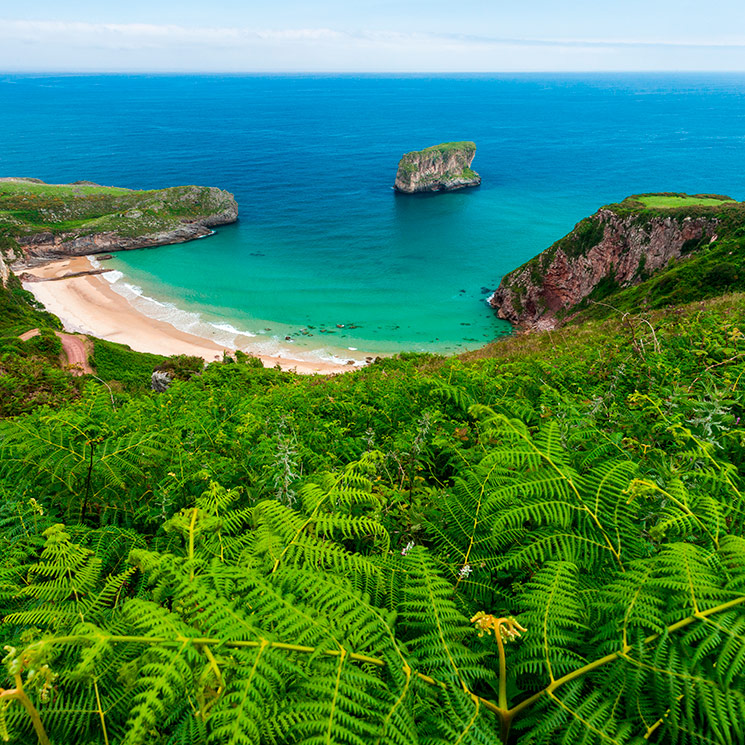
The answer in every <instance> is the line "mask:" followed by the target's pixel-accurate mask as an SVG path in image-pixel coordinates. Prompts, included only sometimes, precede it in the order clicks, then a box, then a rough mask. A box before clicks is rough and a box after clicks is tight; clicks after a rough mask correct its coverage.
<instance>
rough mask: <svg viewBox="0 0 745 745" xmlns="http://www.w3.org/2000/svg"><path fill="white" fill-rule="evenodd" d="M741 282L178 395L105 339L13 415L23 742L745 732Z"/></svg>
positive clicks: (13, 588)
mask: <svg viewBox="0 0 745 745" xmlns="http://www.w3.org/2000/svg"><path fill="white" fill-rule="evenodd" d="M743 300H744V298H743V296H742V295H730V296H726V297H721V298H717V299H712V300H708V301H706V302H697V303H694V304H692V305H688V306H685V307H676V308H672V309H668V310H665V311H657V312H654V313H648V314H645V315H644V316H643V317H642V316H638V315H635V314H629V315H625V316H622V315H619V314H613V315H612V317H610V318H608V319H606V320H604V321H591V322H588V323H585V324H583V325H582V326H577V327H567V328H564V329H561V330H559V331H555V332H549V333H545V334H531V335H520V336H515V337H512V338H510V339H508V340H507V341H505V342H502V343H498V344H495V345H491V346H490V347H487V348H485V349H483V350H480V351H479V352H478V353H475V354H472V355H470V356H467V357H463V358H451V359H441V358H434V357H428V356H418V355H403V356H401V357H399V358H395V359H387V360H383V361H381V362H378V363H376V364H374V365H371V366H370V367H368V368H366V369H365V370H362V371H360V372H357V373H351V374H345V375H341V376H336V377H319V376H314V377H301V376H297V375H294V374H291V373H285V372H281V371H280V370H277V369H265V368H263V367H262V366H261V365H260V363H259V362H258V361H257V360H254V359H253V358H251V357H246V356H245V355H240V356H239V360H238V361H237V362H231V361H226V362H224V363H213V364H211V365H209V366H208V367H207V368H206V369H205V370H204V371H203V372H201V373H198V374H196V375H193V376H192V377H191V379H189V380H182V381H178V382H176V383H174V384H173V385H172V386H171V388H170V389H169V390H168V391H167V392H165V393H162V394H153V393H146V392H142V391H141V389H139V388H138V386H139V385H141V383H142V378H143V377H144V378H145V380H147V377H148V372H149V370H150V369H151V367H152V364H153V363H154V362H157V360H149V359H147V360H146V359H145V358H141V357H138V355H136V353H133V352H130V353H126V352H125V351H124V350H121V349H118V348H116V347H111V346H106V345H104V346H101V345H97V346H96V350H95V358H96V360H97V361H98V363H99V365H100V366H99V367H98V372H99V377H101V375H102V373H103V371H104V369H105V374H104V375H103V378H102V380H103V381H104V382H105V383H106V384H107V385H104V384H103V383H102V382H99V381H97V380H93V379H90V378H87V379H85V378H83V379H80V380H81V381H82V382H81V385H82V386H83V387H82V388H81V390H80V391H79V393H78V394H76V395H77V398H72V397H71V400H69V402H68V403H64V402H63V398H62V397H57V398H56V399H54V401H52V402H51V403H52V404H53V405H51V406H39V405H35V406H30V407H28V409H27V412H26V413H24V414H23V415H20V416H16V417H11V418H6V419H5V420H3V421H0V464H1V465H0V495H1V497H2V500H1V501H0V520H1V521H2V531H1V532H0V542H1V547H2V553H1V554H0V614H1V615H2V617H3V622H2V624H1V625H0V633H1V634H2V637H3V644H5V645H6V647H5V651H6V657H5V659H4V665H5V671H6V672H5V681H4V682H3V683H2V686H3V688H4V689H5V690H4V691H3V692H2V693H0V735H2V736H3V737H4V738H5V739H6V740H7V741H9V742H11V743H15V744H16V745H20V744H21V743H23V744H24V745H26V744H28V743H33V742H37V741H38V742H40V743H42V744H46V743H55V744H56V745H63V744H69V743H75V745H113V744H114V743H117V744H118V743H122V744H126V745H133V744H134V743H142V744H143V745H145V744H147V745H156V744H157V745H166V744H169V745H170V744H174V745H175V744H176V743H214V744H219V745H227V744H228V743H230V744H231V745H233V744H238V743H241V744H248V743H251V744H258V743H262V744H263V743H266V744H270V743H271V744H280V743H293V744H294V743H303V744H305V743H307V744H308V745H310V744H316V743H340V744H341V743H344V744H345V745H349V744H351V745H363V744H364V745H368V744H369V745H372V744H373V743H386V744H387V743H394V744H395V745H409V744H411V745H414V744H415V743H422V744H423V745H435V744H437V745H446V744H447V745H453V744H454V743H458V744H460V745H466V744H469V745H471V744H472V745H477V744H479V745H486V744H487V743H488V745H494V744H495V743H497V744H498V743H500V742H501V743H505V744H506V743H512V744H517V743H519V745H538V744H539V743H540V744H543V745H549V744H550V745H557V744H560V743H564V744H566V745H569V744H571V745H575V744H576V743H598V745H599V744H600V743H603V744H604V745H607V743H624V744H626V743H634V744H637V745H641V744H642V743H646V742H653V743H669V744H670V745H672V744H673V743H675V744H677V743H732V744H733V745H734V744H735V743H740V742H742V741H743V739H745V684H744V680H743V668H745V539H744V538H743V524H744V522H745V504H744V502H743V489H745V485H744V484H743V478H742V475H743V467H744V466H745V462H744V460H745V455H744V454H745V448H744V447H743V446H744V445H745V442H744V439H745V438H744V435H745V430H744V429H743V422H742V421H741V418H742V417H743V416H745V411H744V410H743V409H744V404H745V399H744V396H743V386H744V385H745V382H744V381H745V333H743V330H745V304H744V303H743ZM15 354H16V352H7V354H6V356H5V357H3V360H7V359H12V358H13V356H14V355H15ZM39 359H41V358H39ZM2 364H3V365H5V364H7V362H6V361H4V362H3V363H2ZM39 364H42V363H41V362H40V363H39ZM0 373H2V371H0ZM60 374H64V373H62V372H60ZM185 377H186V376H185ZM2 378H3V375H2V374H0V380H2ZM138 381H139V382H138Z"/></svg>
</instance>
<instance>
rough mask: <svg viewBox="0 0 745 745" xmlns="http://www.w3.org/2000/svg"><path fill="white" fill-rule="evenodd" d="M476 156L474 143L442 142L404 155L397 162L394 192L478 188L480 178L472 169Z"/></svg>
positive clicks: (411, 192) (408, 192) (410, 192)
mask: <svg viewBox="0 0 745 745" xmlns="http://www.w3.org/2000/svg"><path fill="white" fill-rule="evenodd" d="M475 155H476V145H475V144H474V143H473V142H445V143H443V144H441V145H435V146H434V147H428V148H425V149H424V150H416V151H414V152H411V153H405V154H404V156H403V157H402V158H401V160H400V161H399V163H398V172H397V173H396V182H395V184H394V188H395V189H396V191H400V192H403V193H405V194H413V193H415V192H427V191H453V190H454V189H463V188H465V187H467V186H478V185H479V184H480V183H481V176H479V174H478V173H476V171H473V170H471V163H472V162H473V158H474V156H475Z"/></svg>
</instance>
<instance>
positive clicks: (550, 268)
mask: <svg viewBox="0 0 745 745" xmlns="http://www.w3.org/2000/svg"><path fill="white" fill-rule="evenodd" d="M698 212H701V210H698ZM719 223H720V220H719V219H718V218H717V216H716V212H715V211H711V212H710V213H709V214H708V215H703V214H695V215H691V214H688V215H686V214H683V213H681V211H679V210H676V211H675V213H674V214H672V213H671V214H667V215H665V214H656V215H646V214H645V213H644V212H637V213H634V212H624V211H620V212H617V211H615V210H613V209H607V208H606V209H601V210H599V211H598V212H597V213H596V214H594V215H593V216H592V217H589V218H587V219H585V220H583V221H582V222H580V223H579V224H578V225H577V226H576V227H575V228H574V230H573V231H572V232H571V233H569V235H567V236H566V237H564V238H562V239H561V240H560V241H558V242H557V243H555V244H554V245H553V246H551V247H550V248H549V249H547V250H546V251H544V252H543V253H541V254H539V255H538V256H536V257H535V258H534V259H532V260H531V261H529V262H528V263H527V264H523V266H521V267H519V268H518V269H516V270H515V271H513V272H511V273H510V274H507V275H506V276H505V277H504V278H503V279H502V282H501V283H500V285H499V288H498V289H497V291H496V292H495V293H494V294H493V295H492V296H491V297H490V298H489V303H490V304H491V305H492V307H494V308H496V309H497V310H498V315H499V317H500V318H503V319H505V320H507V321H509V322H510V323H512V324H515V325H516V326H518V327H521V328H531V329H551V328H554V327H555V326H556V325H557V323H559V322H560V321H561V319H562V317H564V316H565V315H566V313H567V312H569V311H571V309H572V308H574V307H575V306H576V305H577V304H578V303H580V302H582V301H583V300H584V299H585V298H588V297H592V296H593V295H595V296H598V297H599V296H602V295H604V294H607V292H608V291H609V290H614V289H617V288H622V287H629V286H630V285H633V284H637V283H639V282H641V281H642V280H644V279H646V278H647V277H648V276H650V275H652V274H653V273H654V272H656V271H657V270H659V269H661V268H663V267H665V266H666V265H667V263H668V262H669V261H670V260H671V259H678V258H679V257H681V255H683V254H684V253H686V252H688V251H691V250H695V249H696V248H698V247H700V246H703V245H706V244H708V243H709V242H711V241H714V240H715V239H716V237H717V227H718V225H719Z"/></svg>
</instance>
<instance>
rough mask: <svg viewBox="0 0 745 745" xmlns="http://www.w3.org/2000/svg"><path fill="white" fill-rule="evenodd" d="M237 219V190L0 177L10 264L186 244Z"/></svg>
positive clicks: (1, 224)
mask: <svg viewBox="0 0 745 745" xmlns="http://www.w3.org/2000/svg"><path fill="white" fill-rule="evenodd" d="M237 219H238V205H237V204H236V201H235V199H234V198H233V195H232V194H229V193H228V192H226V191H223V190H221V189H217V188H214V187H205V186H176V187H172V188H169V189H157V190H152V191H136V190H131V189H120V188H115V187H105V186H98V185H96V184H91V183H90V182H77V183H75V184H44V183H43V182H41V181H39V180H38V179H15V178H10V179H0V235H4V236H6V240H7V239H9V240H10V241H11V243H12V248H11V249H10V250H9V249H8V248H6V262H5V264H7V263H8V262H9V261H11V260H13V261H15V262H17V263H18V264H20V265H23V264H26V263H29V262H31V263H33V262H34V261H35V260H39V259H50V258H59V257H63V256H82V255H86V254H91V253H102V252H110V251H122V250H128V249H134V248H144V247H146V246H159V245H165V244H169V243H183V242H184V241H189V240H192V239H194V238H201V237H203V236H205V235H209V234H210V233H211V232H212V230H211V228H212V227H214V226H216V225H224V224H227V223H231V222H235V221H236V220H237ZM11 253H12V254H13V256H12V257H11V256H9V254H11ZM1 271H2V269H1V268H0V272H1Z"/></svg>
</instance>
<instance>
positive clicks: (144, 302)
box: [88, 256, 365, 367]
mask: <svg viewBox="0 0 745 745" xmlns="http://www.w3.org/2000/svg"><path fill="white" fill-rule="evenodd" d="M88 258H89V260H90V261H91V265H92V266H94V267H96V265H98V266H100V262H98V261H97V260H96V259H94V258H93V257H90V256H89V257H88ZM94 262H95V263H94ZM96 268H98V267H96ZM102 276H103V277H105V278H106V279H107V280H108V281H109V282H110V283H111V289H112V290H114V291H115V292H117V293H118V294H119V295H122V296H123V297H124V298H126V299H127V300H128V301H129V302H130V304H131V305H132V306H133V307H134V308H136V309H137V310H138V311H139V312H140V313H142V314H143V315H146V316H148V317H149V318H152V319H154V320H156V321H164V322H166V323H169V324H170V325H171V326H174V327H175V328H177V329H179V330H180V331H185V332H186V333H189V334H194V335H195V336H199V337H201V338H203V339H210V340H211V341H214V342H215V343H216V344H219V345H220V346H223V347H226V348H227V349H241V350H244V351H247V352H253V353H256V354H262V355H267V356H273V357H279V358H281V359H282V360H283V361H284V362H290V363H291V362H293V361H297V362H315V361H320V362H333V363H335V364H337V365H346V364H347V363H348V361H349V360H350V359H352V358H351V357H350V356H340V355H344V351H345V350H343V349H337V350H333V351H332V350H329V349H325V348H322V349H310V348H302V347H301V348H297V347H295V348H294V349H291V348H289V347H290V345H289V344H288V343H287V341H286V340H285V334H284V333H281V335H276V334H272V335H271V336H267V335H264V334H265V332H264V331H262V330H257V331H255V332H253V331H246V330H243V329H240V328H237V327H236V326H234V325H233V324H231V323H227V322H222V321H221V322H218V323H216V322H212V321H208V320H206V319H205V318H203V316H202V314H201V313H198V312H194V311H188V310H183V309H182V308H178V307H177V306H176V305H174V304H173V303H171V302H168V301H162V300H157V299H155V298H153V297H150V296H148V295H145V293H144V292H143V290H142V288H141V287H138V286H137V285H135V284H132V283H131V282H126V281H123V280H125V279H126V277H125V275H124V274H123V273H122V272H120V271H118V270H111V271H107V272H105V273H103V274H102ZM257 323H258V322H257ZM262 324H263V322H262ZM293 341H295V340H293ZM298 341H299V340H298ZM349 351H353V352H356V351H357V349H356V348H353V347H350V348H349ZM354 363H355V364H356V365H364V364H365V363H364V360H358V359H355V360H354ZM350 367H351V365H350Z"/></svg>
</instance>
